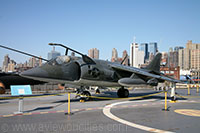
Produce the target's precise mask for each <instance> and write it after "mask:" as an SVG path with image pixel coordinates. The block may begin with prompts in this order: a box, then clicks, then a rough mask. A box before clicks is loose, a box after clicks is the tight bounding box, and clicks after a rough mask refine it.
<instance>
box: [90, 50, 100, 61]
mask: <svg viewBox="0 0 200 133" xmlns="http://www.w3.org/2000/svg"><path fill="white" fill-rule="evenodd" d="M88 56H89V57H91V58H95V59H99V50H98V49H97V48H92V49H89V50H88Z"/></svg>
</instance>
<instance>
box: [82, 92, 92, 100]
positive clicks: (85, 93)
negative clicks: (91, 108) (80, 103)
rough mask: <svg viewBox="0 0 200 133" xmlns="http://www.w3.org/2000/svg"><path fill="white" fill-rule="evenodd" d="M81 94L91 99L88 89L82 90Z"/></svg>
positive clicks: (86, 98)
mask: <svg viewBox="0 0 200 133" xmlns="http://www.w3.org/2000/svg"><path fill="white" fill-rule="evenodd" d="M82 95H85V100H86V101H89V100H90V99H91V97H90V96H91V94H90V92H89V91H83V93H82Z"/></svg>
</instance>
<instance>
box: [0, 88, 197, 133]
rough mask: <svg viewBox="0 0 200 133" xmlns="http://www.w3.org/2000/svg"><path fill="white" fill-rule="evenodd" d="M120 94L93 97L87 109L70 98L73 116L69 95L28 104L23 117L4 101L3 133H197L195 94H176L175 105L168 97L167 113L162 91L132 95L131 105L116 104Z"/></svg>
mask: <svg viewBox="0 0 200 133" xmlns="http://www.w3.org/2000/svg"><path fill="white" fill-rule="evenodd" d="M116 93H117V92H116V91H103V92H102V93H101V94H94V92H92V96H95V97H93V98H92V100H91V101H85V102H83V103H81V102H80V101H79V99H78V98H75V95H74V94H71V96H70V102H71V103H70V114H69V115H68V114H67V113H68V94H67V93H63V94H58V95H37V97H31V98H24V106H23V113H22V114H15V113H14V112H16V111H17V110H18V99H1V100H0V106H1V110H0V132H2V133H3V132H127V133H129V132H130V133H132V132H141V133H143V132H192V133H198V132H199V129H200V127H199V122H200V118H199V117H200V95H199V93H196V90H195V89H191V91H190V93H191V94H190V95H187V89H177V95H178V96H177V101H176V102H173V103H171V102H170V93H168V99H167V110H164V108H165V95H164V93H162V92H161V91H154V90H152V89H135V90H130V98H128V99H117V94H116ZM98 97H100V98H99V99H98ZM106 97H107V98H108V99H104V98H106ZM112 98H113V99H112Z"/></svg>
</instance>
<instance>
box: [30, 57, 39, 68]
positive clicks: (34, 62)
mask: <svg viewBox="0 0 200 133" xmlns="http://www.w3.org/2000/svg"><path fill="white" fill-rule="evenodd" d="M36 63H37V62H36V58H35V57H31V58H30V59H29V67H36Z"/></svg>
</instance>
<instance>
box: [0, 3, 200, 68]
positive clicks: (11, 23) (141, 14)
mask: <svg viewBox="0 0 200 133" xmlns="http://www.w3.org/2000/svg"><path fill="white" fill-rule="evenodd" d="M199 6H200V1H199V0H0V44H2V45H6V46H9V47H13V48H17V49H19V50H23V51H27V52H30V53H32V54H36V55H38V56H42V57H44V58H47V53H48V52H49V51H50V50H51V49H52V48H51V47H50V46H48V45H47V44H48V43H49V42H56V43H62V44H65V45H67V46H69V47H71V48H74V49H76V50H79V51H80V52H83V53H86V54H87V52H88V49H90V48H98V49H99V50H100V58H101V59H110V58H111V52H112V48H116V49H117V50H118V53H119V55H120V56H121V53H122V51H123V50H127V51H128V53H129V46H130V43H131V42H133V36H136V42H138V43H143V42H158V45H159V46H158V47H159V51H168V49H169V47H173V46H185V44H186V42H187V40H193V42H195V43H200V36H199V35H200V14H199V12H200V8H199ZM56 50H57V51H60V52H62V53H64V50H63V49H61V48H57V49H56ZM5 54H9V55H10V57H11V58H12V59H14V60H16V61H17V62H18V63H19V62H23V61H25V60H26V59H28V57H26V56H24V55H20V54H16V53H13V52H10V51H7V50H4V49H0V66H2V61H3V57H4V55H5Z"/></svg>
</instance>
